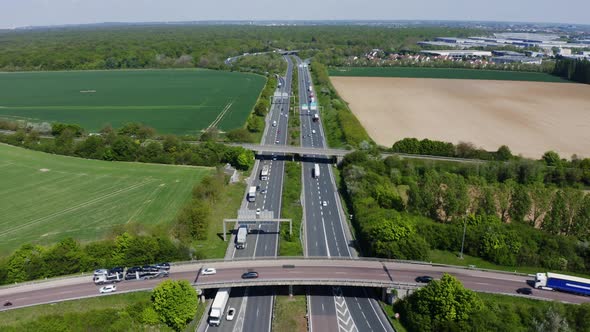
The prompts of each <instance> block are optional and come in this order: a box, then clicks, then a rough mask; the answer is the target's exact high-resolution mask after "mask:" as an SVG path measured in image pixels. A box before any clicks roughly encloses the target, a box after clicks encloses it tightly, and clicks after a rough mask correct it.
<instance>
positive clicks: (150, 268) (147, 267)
mask: <svg viewBox="0 0 590 332" xmlns="http://www.w3.org/2000/svg"><path fill="white" fill-rule="evenodd" d="M159 270H160V269H158V268H157V267H155V266H152V265H144V266H143V267H142V268H141V271H143V272H158V271H159Z"/></svg>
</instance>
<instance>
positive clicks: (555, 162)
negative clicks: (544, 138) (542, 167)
mask: <svg viewBox="0 0 590 332" xmlns="http://www.w3.org/2000/svg"><path fill="white" fill-rule="evenodd" d="M543 161H544V162H545V164H547V166H559V164H561V158H560V157H559V154H557V152H555V151H547V152H545V154H544V155H543Z"/></svg>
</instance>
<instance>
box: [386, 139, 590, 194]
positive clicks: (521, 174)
mask: <svg viewBox="0 0 590 332" xmlns="http://www.w3.org/2000/svg"><path fill="white" fill-rule="evenodd" d="M388 151H391V152H395V153H407V154H421V155H430V156H442V157H456V158H466V159H479V160H486V161H502V162H504V163H486V164H482V165H480V166H477V167H476V170H477V171H478V174H479V175H481V176H483V177H486V178H487V179H488V180H490V179H496V180H494V181H505V180H508V179H515V180H517V181H518V182H521V183H530V182H534V181H544V182H545V183H547V184H555V185H557V186H577V187H581V186H590V158H583V159H582V158H579V157H578V156H577V155H573V156H572V157H571V160H567V159H563V158H562V157H561V156H559V154H558V153H557V152H555V151H547V152H546V153H545V154H543V156H542V157H541V158H540V160H539V161H534V160H529V159H525V158H522V157H519V156H514V155H513V154H512V152H511V151H510V148H509V147H507V146H505V145H502V146H501V147H500V148H498V150H497V151H486V150H484V149H480V148H476V147H475V146H474V145H473V144H472V143H466V142H460V143H459V144H456V145H455V144H453V143H449V142H443V141H436V140H430V139H427V138H425V139H422V140H418V139H416V138H404V139H402V140H400V141H397V142H395V143H394V144H393V146H392V147H391V149H389V150H388ZM462 170H463V172H473V171H474V168H473V167H470V166H466V167H463V168H462Z"/></svg>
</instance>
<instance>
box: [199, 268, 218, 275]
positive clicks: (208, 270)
mask: <svg viewBox="0 0 590 332" xmlns="http://www.w3.org/2000/svg"><path fill="white" fill-rule="evenodd" d="M215 273H217V270H216V269H215V268H212V267H204V268H203V269H202V270H201V274H202V275H204V276H208V275H211V274H215Z"/></svg>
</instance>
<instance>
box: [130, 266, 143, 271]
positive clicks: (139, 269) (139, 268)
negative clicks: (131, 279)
mask: <svg viewBox="0 0 590 332" xmlns="http://www.w3.org/2000/svg"><path fill="white" fill-rule="evenodd" d="M136 271H141V266H133V267H130V268H128V269H127V273H130V272H131V273H133V272H136Z"/></svg>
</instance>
